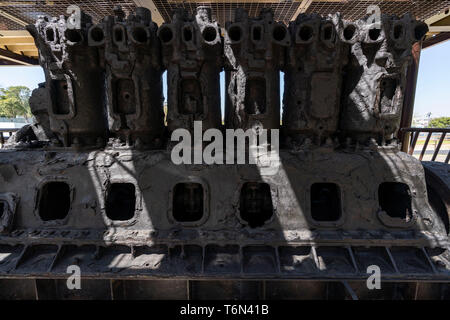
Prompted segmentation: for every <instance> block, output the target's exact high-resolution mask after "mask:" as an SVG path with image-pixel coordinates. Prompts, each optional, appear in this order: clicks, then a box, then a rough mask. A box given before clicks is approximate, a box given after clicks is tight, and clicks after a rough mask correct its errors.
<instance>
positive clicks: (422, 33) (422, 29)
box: [414, 24, 428, 41]
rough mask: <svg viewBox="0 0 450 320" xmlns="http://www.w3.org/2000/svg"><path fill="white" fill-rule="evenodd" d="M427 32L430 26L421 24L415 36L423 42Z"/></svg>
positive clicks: (416, 29)
mask: <svg viewBox="0 0 450 320" xmlns="http://www.w3.org/2000/svg"><path fill="white" fill-rule="evenodd" d="M427 32H428V26H427V25H426V24H421V25H418V26H417V27H415V28H414V36H415V38H416V40H417V41H421V40H422V39H423V37H424V36H425V35H426V34H427Z"/></svg>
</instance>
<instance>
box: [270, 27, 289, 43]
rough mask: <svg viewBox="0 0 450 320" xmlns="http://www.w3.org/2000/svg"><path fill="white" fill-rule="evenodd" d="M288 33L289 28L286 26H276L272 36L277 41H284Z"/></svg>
mask: <svg viewBox="0 0 450 320" xmlns="http://www.w3.org/2000/svg"><path fill="white" fill-rule="evenodd" d="M286 34H287V30H286V28H285V27H283V26H276V27H275V28H274V29H273V33H272V36H273V38H274V39H275V40H276V41H283V40H284V38H285V37H286Z"/></svg>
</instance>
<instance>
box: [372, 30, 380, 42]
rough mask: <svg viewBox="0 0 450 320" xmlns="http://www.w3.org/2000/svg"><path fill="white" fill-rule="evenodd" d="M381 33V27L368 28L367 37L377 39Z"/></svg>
mask: <svg viewBox="0 0 450 320" xmlns="http://www.w3.org/2000/svg"><path fill="white" fill-rule="evenodd" d="M380 35H381V29H376V28H374V29H370V30H369V38H370V39H371V40H373V41H375V40H378V38H379V37H380Z"/></svg>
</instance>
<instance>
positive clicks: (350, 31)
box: [344, 24, 356, 41]
mask: <svg viewBox="0 0 450 320" xmlns="http://www.w3.org/2000/svg"><path fill="white" fill-rule="evenodd" d="M355 32H356V27H355V26H354V25H352V24H350V25H348V26H347V27H345V29H344V38H345V40H347V41H349V40H351V39H353V37H354V36H355Z"/></svg>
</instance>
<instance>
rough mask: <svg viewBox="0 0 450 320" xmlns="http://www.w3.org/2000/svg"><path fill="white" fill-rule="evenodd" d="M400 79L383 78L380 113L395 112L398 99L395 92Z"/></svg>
mask: <svg viewBox="0 0 450 320" xmlns="http://www.w3.org/2000/svg"><path fill="white" fill-rule="evenodd" d="M397 86H398V79H396V78H382V79H381V83H380V92H379V95H380V106H379V107H380V113H381V114H395V113H396V111H397V110H396V107H397V106H396V101H395V93H396V92H397Z"/></svg>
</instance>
